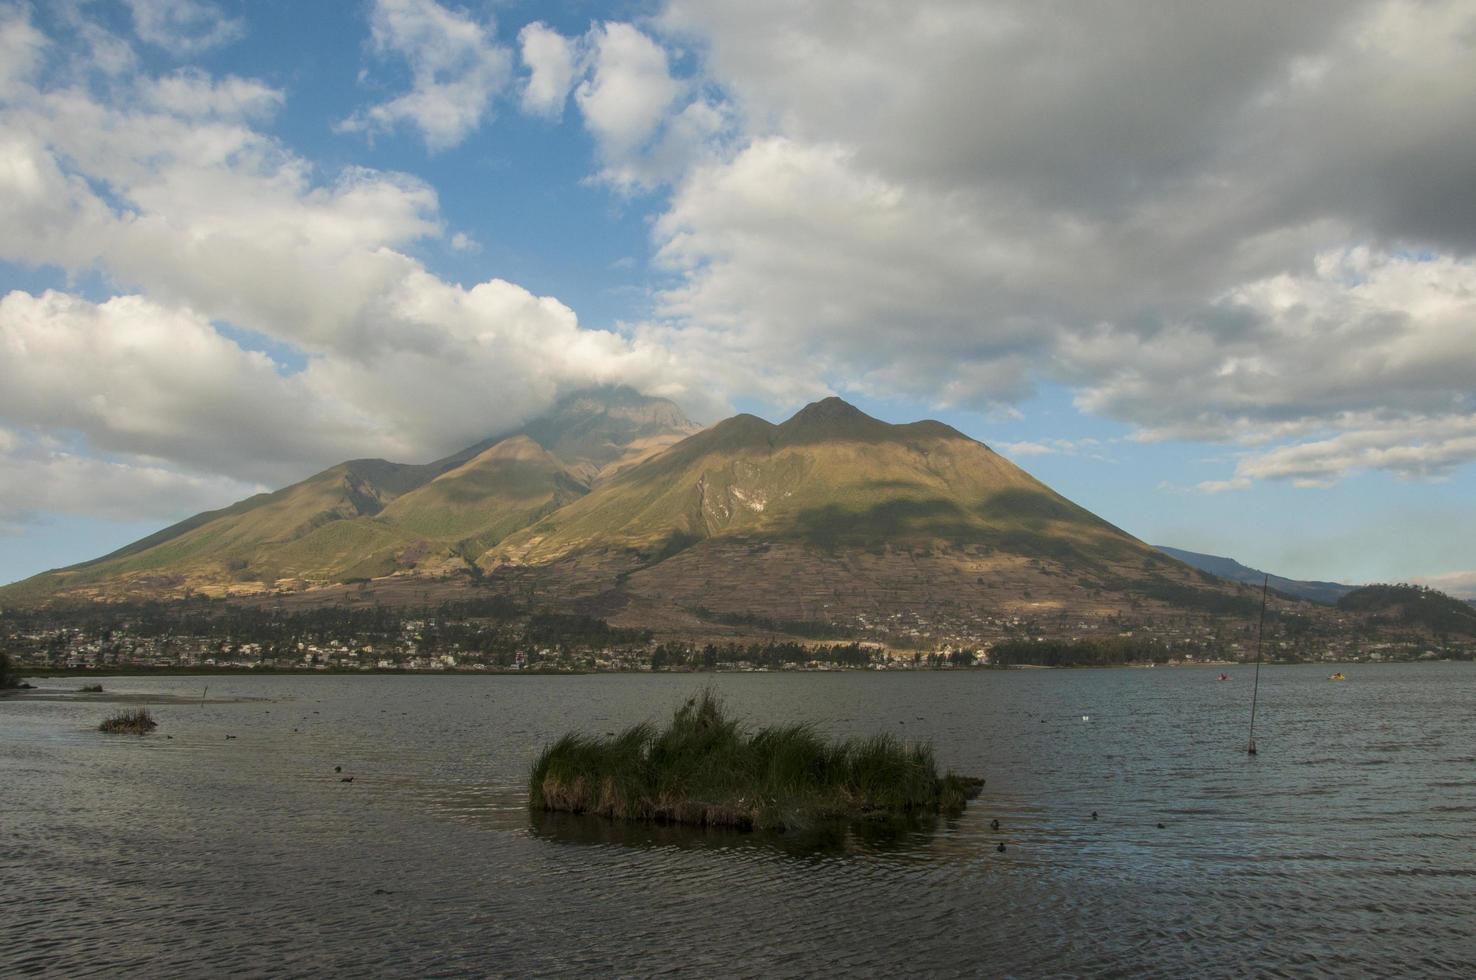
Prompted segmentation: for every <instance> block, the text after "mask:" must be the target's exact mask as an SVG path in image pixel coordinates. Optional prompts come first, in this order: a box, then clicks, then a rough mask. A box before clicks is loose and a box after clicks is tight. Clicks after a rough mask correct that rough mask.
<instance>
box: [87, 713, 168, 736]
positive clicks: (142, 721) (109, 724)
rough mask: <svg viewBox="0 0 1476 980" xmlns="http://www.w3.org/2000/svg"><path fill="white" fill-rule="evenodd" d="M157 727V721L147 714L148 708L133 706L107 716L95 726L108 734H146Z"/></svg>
mask: <svg viewBox="0 0 1476 980" xmlns="http://www.w3.org/2000/svg"><path fill="white" fill-rule="evenodd" d="M158 727H159V723H158V722H157V721H155V720H154V716H153V715H151V714H149V709H148V708H135V709H133V710H132V711H119V712H117V713H116V714H113V715H111V716H109V717H108V718H107V720H105V721H104V722H103V723H102V724H101V725H98V726H97V730H98V731H100V732H106V733H108V734H109V735H147V734H148V733H149V732H151V731H153V730H154V729H156V728H158Z"/></svg>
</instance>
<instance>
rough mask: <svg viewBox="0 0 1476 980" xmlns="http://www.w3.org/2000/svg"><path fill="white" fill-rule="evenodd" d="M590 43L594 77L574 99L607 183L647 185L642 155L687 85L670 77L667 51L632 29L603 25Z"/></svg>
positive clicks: (586, 81) (616, 23) (584, 82)
mask: <svg viewBox="0 0 1476 980" xmlns="http://www.w3.org/2000/svg"><path fill="white" fill-rule="evenodd" d="M586 44H588V46H589V50H590V63H591V66H592V67H591V73H590V76H589V77H588V78H587V79H585V80H584V81H583V82H581V83H580V84H579V87H578V89H577V90H576V91H575V93H574V100H575V102H577V103H578V105H579V110H580V112H581V113H582V114H583V116H584V124H585V126H586V127H587V128H588V129H589V131H590V132H591V133H593V134H594V137H595V139H596V140H597V141H598V143H599V148H600V149H599V152H600V156H601V159H602V160H603V161H604V164H605V168H606V176H607V178H608V179H610V180H611V181H612V182H613V183H615V184H617V185H619V186H625V185H630V184H636V183H642V182H644V181H643V176H642V174H641V172H640V170H639V169H638V166H637V165H638V163H639V161H640V158H641V156H642V153H643V151H644V150H646V149H648V147H649V144H650V142H651V140H652V138H653V137H654V136H655V135H656V134H657V132H658V130H659V129H660V127H661V125H662V123H663V121H664V120H665V119H666V117H667V114H668V112H669V111H670V110H671V108H672V106H673V104H674V103H675V102H676V101H677V99H678V98H679V97H680V96H681V94H682V92H683V88H684V86H683V84H682V83H681V82H679V81H677V80H676V79H675V78H673V77H672V76H671V69H670V65H669V64H668V62H667V56H666V50H665V49H664V48H663V47H662V46H661V45H659V44H657V43H656V42H655V41H653V40H652V39H651V38H649V37H647V36H646V35H645V34H642V33H641V32H640V31H639V30H637V29H636V28H635V27H633V26H631V25H630V24H625V23H618V22H610V23H605V24H601V25H599V26H597V27H595V28H593V29H592V30H591V31H590V33H589V36H588V37H587V38H586Z"/></svg>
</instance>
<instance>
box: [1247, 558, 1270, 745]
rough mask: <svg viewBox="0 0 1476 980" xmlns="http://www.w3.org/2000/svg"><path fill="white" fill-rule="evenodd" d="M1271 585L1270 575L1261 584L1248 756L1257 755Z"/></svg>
mask: <svg viewBox="0 0 1476 980" xmlns="http://www.w3.org/2000/svg"><path fill="white" fill-rule="evenodd" d="M1270 585H1271V576H1270V574H1269V573H1268V574H1267V575H1266V578H1265V580H1264V581H1263V582H1262V583H1261V621H1260V622H1259V623H1258V624H1257V625H1256V679H1255V682H1254V683H1253V684H1252V685H1251V726H1250V744H1249V745H1247V746H1246V748H1245V752H1246V754H1247V755H1255V754H1256V696H1257V695H1258V694H1260V692H1261V635H1262V634H1263V633H1265V632H1266V591H1267V589H1268V588H1270Z"/></svg>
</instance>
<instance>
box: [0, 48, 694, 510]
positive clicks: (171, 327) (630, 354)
mask: <svg viewBox="0 0 1476 980" xmlns="http://www.w3.org/2000/svg"><path fill="white" fill-rule="evenodd" d="M237 81H239V80H232V79H217V78H211V77H208V76H204V75H195V74H190V75H180V76H171V77H169V78H167V79H165V80H164V83H163V84H161V83H160V82H159V80H157V79H137V80H134V83H133V84H130V85H128V86H127V87H126V88H124V89H120V90H119V91H120V92H127V93H129V94H131V93H135V92H155V93H159V92H162V93H167V94H166V95H164V96H162V97H160V98H151V99H147V100H134V99H127V100H125V101H123V102H121V103H112V102H109V101H105V100H104V99H102V98H101V97H99V96H95V95H92V94H89V92H88V91H87V90H82V89H78V88H73V87H65V88H60V89H55V90H53V89H50V88H47V87H44V86H43V87H35V86H33V85H28V84H25V83H19V84H18V85H17V86H13V91H12V93H11V95H12V97H11V98H9V99H8V100H7V101H6V102H5V103H3V104H0V132H3V133H4V137H3V138H0V258H4V259H6V260H8V261H13V262H17V263H20V264H23V265H28V266H43V265H50V266H55V267H60V268H61V269H63V270H65V271H67V272H68V273H93V272H96V273H98V274H100V276H101V277H102V278H103V280H104V281H106V282H110V283H113V284H116V286H117V287H118V288H119V289H121V290H123V291H125V292H127V293H128V294H127V295H118V296H115V297H113V298H112V299H110V300H108V301H106V302H103V303H94V302H91V301H89V300H86V299H84V298H82V297H80V296H76V295H71V294H68V293H61V292H47V293H43V294H40V295H33V294H31V293H28V292H21V291H17V292H13V293H11V294H10V295H9V296H7V297H5V298H4V300H3V305H0V427H5V428H8V429H11V430H14V431H16V432H21V433H26V434H28V435H27V438H37V439H41V438H50V437H52V436H56V435H60V434H65V435H66V436H67V439H68V440H69V441H68V442H67V444H66V447H65V448H66V452H68V453H70V454H72V455H75V456H77V457H79V458H91V457H93V456H98V455H101V456H103V457H105V458H106V459H107V460H108V461H109V462H116V463H118V465H126V466H136V467H144V468H148V469H162V470H168V471H170V472H174V473H177V474H179V475H180V477H181V479H186V480H189V479H194V478H195V477H196V476H198V475H199V474H201V473H210V474H220V475H222V477H223V478H229V479H233V480H235V481H236V482H237V483H240V484H246V483H250V484H253V485H254V484H257V483H267V484H279V483H281V482H285V481H286V480H290V479H293V478H300V477H301V476H302V475H303V474H304V473H306V472H311V470H312V469H313V468H315V467H320V466H324V465H328V464H330V463H333V462H336V461H338V460H339V459H342V458H344V457H346V456H374V455H383V456H388V457H390V458H396V459H402V460H410V461H414V460H423V459H427V458H433V457H434V456H436V455H440V454H443V453H446V452H449V451H453V450H455V449H459V448H461V447H463V446H465V445H468V444H470V443H471V442H474V441H476V440H478V439H482V438H485V437H486V436H488V435H490V434H493V433H495V432H498V431H501V430H504V429H506V428H509V427H511V426H513V425H516V424H518V423H519V422H521V421H523V420H524V419H526V418H527V417H529V416H530V415H533V414H536V413H537V412H539V411H542V410H543V409H545V408H546V407H547V406H548V405H549V404H550V403H551V402H552V401H553V400H554V399H555V398H557V397H558V396H559V395H560V394H562V393H563V392H565V391H567V390H569V389H571V388H575V387H580V386H583V385H587V384H591V383H599V382H619V381H624V382H630V383H634V384H637V385H641V386H644V387H646V388H648V389H653V388H659V389H663V390H665V391H667V392H670V393H680V391H681V390H683V388H684V387H693V388H695V387H696V385H695V384H694V381H693V378H692V375H691V374H690V373H689V372H688V371H687V370H686V369H685V368H684V367H683V366H681V365H679V364H677V363H675V362H674V360H673V358H672V355H671V353H670V352H669V351H667V350H665V349H663V348H661V347H660V346H659V345H658V344H656V343H654V342H653V341H652V339H651V338H649V337H640V336H637V337H634V338H631V337H625V336H622V335H620V334H618V333H615V332H612V331H596V330H588V329H585V328H583V327H581V326H580V324H579V323H578V320H577V318H576V317H575V316H574V314H573V312H572V311H571V310H569V309H568V308H567V307H566V306H564V305H563V304H561V303H559V302H558V301H557V300H555V299H552V298H550V297H539V296H535V295H533V294H532V293H530V292H528V291H527V290H525V289H523V288H521V287H519V286H517V285H515V284H512V283H508V282H505V281H502V280H498V279H490V280H488V281H487V282H483V283H480V284H477V285H474V286H471V287H470V288H467V287H463V286H460V285H457V284H454V283H449V282H447V281H445V280H442V279H440V278H439V277H437V276H435V275H433V274H432V273H430V272H429V271H428V270H427V269H426V268H425V266H424V265H423V264H422V263H421V262H420V261H419V260H418V259H416V258H414V257H412V256H411V255H410V254H409V250H410V249H411V248H413V247H414V246H415V245H417V244H418V243H420V242H423V241H425V240H427V239H434V238H440V237H441V236H442V235H444V234H445V233H444V231H443V227H442V220H441V217H440V214H439V209H438V202H437V198H436V195H435V193H434V192H433V191H432V190H431V189H430V188H429V187H428V186H426V185H425V184H423V183H421V182H420V181H417V180H415V179H413V178H410V177H407V176H405V175H401V174H393V173H383V172H377V171H370V170H365V169H356V168H350V169H347V170H345V171H344V172H342V173H340V174H339V175H337V176H336V177H332V176H330V177H328V178H327V179H324V178H323V177H322V176H320V175H319V174H318V172H317V171H316V170H315V168H313V167H312V166H311V165H310V164H309V163H308V162H307V161H305V160H303V159H301V158H300V157H297V156H295V155H294V154H292V153H291V152H289V151H287V150H286V149H285V148H284V147H282V146H281V145H280V144H279V143H277V142H276V141H274V140H273V139H271V138H269V137H267V136H265V135H263V134H262V133H260V132H258V131H256V130H254V129H253V128H252V125H251V117H252V115H253V113H255V112H256V111H257V108H256V107H262V106H265V105H267V104H269V103H271V102H274V101H275V100H276V99H275V96H274V95H271V94H267V93H272V91H273V90H270V89H267V88H266V87H264V86H261V87H257V86H258V83H253V82H249V81H241V82H240V84H239V85H238V84H237ZM448 244H449V245H450V247H452V248H469V247H471V246H472V245H473V244H474V243H473V242H472V241H471V240H470V238H469V237H467V236H465V235H462V236H461V237H457V236H454V235H453V236H451V237H450V239H449V242H448ZM227 327H229V328H233V329H230V330H227V329H226V328H227ZM243 332H244V333H245V334H246V335H249V334H255V335H258V339H259V340H265V339H269V340H271V341H274V342H276V343H277V344H278V345H280V346H281V348H283V349H284V350H285V351H286V352H287V354H288V355H289V356H292V357H293V358H294V361H299V362H300V363H299V364H298V367H299V368H300V369H294V370H292V371H288V370H286V369H284V368H282V367H281V366H280V365H277V364H274V363H273V362H271V361H270V360H269V359H268V358H267V357H266V356H264V355H263V354H260V353H256V352H253V351H251V350H247V349H245V348H243V347H242V346H241V344H240V343H238V342H237V341H236V340H234V339H232V338H234V337H240V336H243ZM58 472H61V471H60V470H59V471H58ZM67 472H74V470H69V471H67Z"/></svg>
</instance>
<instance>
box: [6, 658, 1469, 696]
mask: <svg viewBox="0 0 1476 980" xmlns="http://www.w3.org/2000/svg"><path fill="white" fill-rule="evenodd" d="M1462 662H1466V661H1460V660H1455V659H1449V658H1447V659H1443V660H1424V659H1421V660H1377V661H1369V660H1316V661H1263V662H1262V666H1263V667H1383V666H1388V665H1393V664H1429V663H1462ZM1228 667H1237V668H1254V667H1255V663H1254V662H1251V663H1244V662H1241V661H1230V660H1226V661H1204V662H1196V663H1192V664H1166V663H1165V664H1157V663H1127V664H1060V665H1045V664H1002V665H992V664H979V665H976V666H972V667H896V668H883V669H880V670H877V669H874V668H872V667H844V666H827V667H791V668H788V669H784V670H768V669H744V668H724V667H710V668H692V669H687V670H668V669H662V670H649V669H647V670H576V669H567V670H559V669H542V668H540V669H533V670H508V669H503V668H489V669H485V670H463V669H457V668H447V669H444V670H413V669H385V668H375V669H373V670H357V669H346V668H336V669H325V670H317V669H314V670H299V669H295V668H285V667H119V668H96V667H69V668H64V669H48V670H45V671H38V672H27V671H25V670H24V668H23V669H22V670H21V671H20V672H19V676H20V677H21V679H22V680H23V681H44V680H52V679H61V678H96V677H321V676H329V677H363V676H387V677H438V676H458V677H477V676H494V677H525V676H532V677H560V676H567V677H588V676H594V675H602V674H621V675H624V674H836V673H861V674H914V673H932V674H944V673H979V672H990V671H1012V670H1149V669H1159V668H1163V669H1168V670H1210V669H1219V670H1224V669H1225V668H1228ZM26 691H27V689H26V688H7V689H5V690H0V697H8V696H15V695H21V694H25V693H26Z"/></svg>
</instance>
